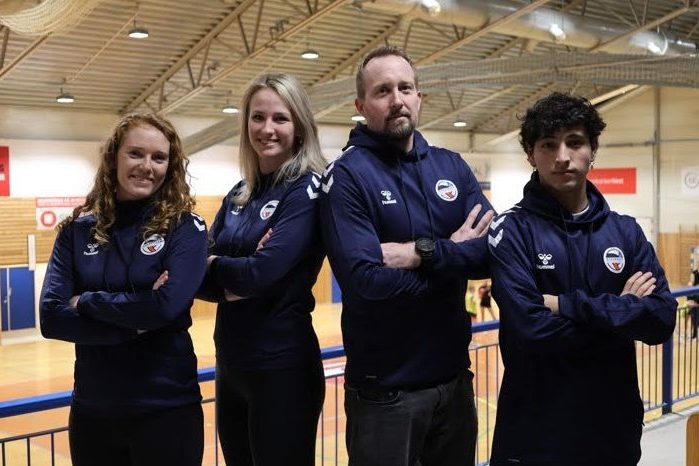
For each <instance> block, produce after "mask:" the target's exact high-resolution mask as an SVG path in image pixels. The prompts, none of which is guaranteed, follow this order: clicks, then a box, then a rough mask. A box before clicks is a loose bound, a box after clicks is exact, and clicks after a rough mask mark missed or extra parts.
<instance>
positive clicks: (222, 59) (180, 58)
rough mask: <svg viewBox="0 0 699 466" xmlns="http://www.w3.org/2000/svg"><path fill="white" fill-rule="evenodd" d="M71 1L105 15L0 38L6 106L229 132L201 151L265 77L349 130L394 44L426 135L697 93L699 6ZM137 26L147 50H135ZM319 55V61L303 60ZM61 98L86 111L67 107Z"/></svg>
mask: <svg viewBox="0 0 699 466" xmlns="http://www.w3.org/2000/svg"><path fill="white" fill-rule="evenodd" d="M3 1H22V0H0V8H1V7H2V2H3ZM51 1H54V0H45V2H51ZM70 2H73V3H75V2H77V3H83V4H86V3H90V2H92V3H93V4H94V8H93V9H92V10H89V13H88V14H87V15H86V16H85V17H84V18H83V19H81V20H78V21H75V23H74V24H71V25H70V26H71V27H70V28H69V29H67V30H63V31H59V32H53V33H50V34H41V33H39V34H37V35H33V36H32V35H26V34H20V33H18V32H17V31H18V30H19V28H17V27H16V26H13V27H7V26H1V25H0V28H1V29H0V105H11V106H25V107H34V108H41V109H46V108H51V107H54V108H61V109H62V110H65V111H71V110H73V109H75V110H81V111H96V112H110V113H115V114H116V113H124V112H129V111H134V110H140V111H155V112H159V113H161V114H163V115H166V116H167V115H187V116H200V117H209V118H215V119H218V120H219V122H218V123H216V124H214V125H213V126H211V127H209V128H206V129H204V130H203V131H201V132H200V133H197V134H195V135H192V136H190V137H188V138H187V140H186V141H185V143H186V145H187V147H188V148H189V150H190V151H195V150H199V149H203V148H205V147H208V146H210V145H212V144H216V143H218V142H221V141H223V140H226V139H228V138H230V137H232V136H235V135H236V133H237V130H238V128H237V126H238V125H237V121H236V120H237V118H238V117H237V116H235V115H225V114H223V113H221V109H222V107H223V106H225V105H226V104H227V103H230V104H234V105H237V104H238V102H239V100H240V97H241V95H242V92H243V91H244V89H245V88H246V86H247V85H248V84H249V83H250V82H251V80H252V79H253V78H254V77H255V76H257V75H258V74H260V73H263V72H270V71H284V72H288V73H291V74H293V75H295V76H296V77H298V78H299V79H300V80H301V81H302V82H303V83H304V84H305V85H306V86H307V88H308V89H309V92H310V94H311V97H312V100H313V104H314V110H315V112H316V117H317V119H318V121H319V123H321V124H342V125H350V124H353V123H351V122H350V117H351V116H352V115H353V114H355V109H354V104H353V92H354V91H353V89H354V88H353V85H354V84H353V79H354V78H353V76H354V72H355V71H356V65H357V62H358V60H359V59H360V57H362V56H363V55H364V54H365V53H366V52H367V51H369V50H371V49H373V48H374V47H376V46H377V45H381V44H384V43H391V44H396V45H400V46H402V47H404V48H405V49H406V50H407V51H408V53H409V54H410V55H411V56H412V57H413V59H414V60H415V61H416V63H417V65H418V70H419V77H420V84H421V88H422V90H423V93H424V98H423V99H424V100H423V106H422V107H423V110H422V113H421V116H420V122H421V128H430V129H437V130H449V131H462V132H473V133H489V134H504V133H507V132H509V131H511V130H513V129H514V128H516V127H517V125H518V122H517V119H516V115H517V114H518V113H521V112H522V110H524V109H525V108H526V107H527V106H528V105H530V104H531V103H532V102H533V101H534V100H536V99H537V98H539V97H541V96H543V95H545V94H547V93H549V92H551V91H553V90H561V91H574V92H576V93H579V94H583V95H585V96H587V97H588V98H590V99H596V100H595V102H600V103H601V102H605V101H609V100H610V99H615V98H618V96H620V95H623V94H627V95H628V93H629V92H633V89H634V87H635V86H648V85H659V86H683V87H699V58H697V55H696V52H697V46H696V44H699V23H698V21H699V0H686V1H684V0H555V1H554V0H532V1H526V0H492V1H476V0H410V1H403V0H196V1H194V0H192V1H185V0H179V1H178V0H139V1H138V2H136V1H133V0H70V1H69V3H70ZM435 2H439V8H440V9H441V11H440V12H439V13H437V14H434V13H435V11H432V13H433V14H430V12H428V9H429V8H430V7H434V3H435ZM25 3H26V2H25ZM32 4H33V5H36V4H37V2H36V1H35V0H34V1H33V3H32ZM3 19H7V17H2V16H1V15H0V22H3ZM134 21H135V24H136V25H137V26H139V27H144V28H147V29H148V31H149V33H150V37H148V38H147V39H142V40H137V39H131V38H129V37H128V36H127V32H128V31H129V29H131V28H132V27H134ZM4 22H5V24H11V23H10V22H8V21H4ZM552 24H557V25H558V26H559V27H560V28H561V29H562V30H563V32H564V34H565V37H559V38H556V37H555V35H554V32H556V31H555V28H554V29H553V30H552V29H551V26H552ZM309 48H310V49H315V50H316V51H318V52H319V54H320V57H319V58H318V59H317V60H305V59H303V58H301V56H300V54H301V52H302V51H304V50H306V49H309ZM629 85H631V86H629ZM61 88H63V90H64V91H66V92H68V93H70V94H72V95H74V96H75V102H74V103H72V104H69V105H66V104H58V103H56V100H55V99H56V96H57V95H58V94H59V92H60V90H61ZM457 119H459V120H464V121H466V122H467V126H466V127H465V128H461V129H457V128H455V127H454V126H453V122H454V121H455V120H457Z"/></svg>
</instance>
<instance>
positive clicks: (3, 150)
mask: <svg viewBox="0 0 699 466" xmlns="http://www.w3.org/2000/svg"><path fill="white" fill-rule="evenodd" d="M9 195H10V148H9V147H7V146H0V196H9Z"/></svg>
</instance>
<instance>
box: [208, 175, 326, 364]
mask: <svg viewBox="0 0 699 466" xmlns="http://www.w3.org/2000/svg"><path fill="white" fill-rule="evenodd" d="M272 181H273V180H272V175H267V176H263V178H262V180H261V184H260V186H259V188H258V189H257V190H256V192H254V193H253V195H252V198H251V199H250V202H249V203H248V204H246V205H245V206H243V207H239V206H236V205H235V204H234V203H233V196H234V194H235V193H236V192H237V191H238V189H239V188H240V187H241V186H242V183H244V182H243V181H241V182H240V183H239V184H238V185H236V186H234V187H233V189H232V190H231V192H230V193H229V194H228V195H227V196H226V197H225V198H224V199H223V204H222V205H221V209H220V210H219V212H218V214H217V215H216V220H215V222H214V224H213V226H212V227H211V238H212V239H213V243H214V246H213V249H212V252H211V253H212V254H214V255H217V256H219V257H218V258H217V259H216V260H215V261H214V262H213V263H212V266H211V268H210V270H209V273H208V274H207V278H206V283H205V286H204V287H202V289H201V290H200V293H202V294H205V295H208V297H209V299H211V298H213V300H216V301H218V302H219V304H218V310H217V315H216V331H215V336H214V338H215V341H216V357H217V359H218V361H219V364H221V363H223V364H227V365H229V366H231V367H235V368H239V369H248V370H259V369H263V370H265V369H282V368H292V367H300V366H308V365H314V364H317V361H318V360H319V358H320V349H319V346H318V339H317V337H316V334H315V332H314V331H313V326H312V324H311V312H312V311H313V308H314V306H315V299H314V298H313V293H312V291H311V290H312V288H313V284H314V283H315V281H316V278H317V276H318V272H319V271H320V267H321V265H322V262H323V257H324V255H325V253H324V250H323V245H322V242H321V241H320V232H319V231H318V192H319V191H320V178H319V176H318V175H315V174H313V173H308V174H305V175H302V176H301V177H300V178H298V179H296V180H294V181H291V182H282V183H278V184H276V185H275V184H273V182H272ZM270 228H271V229H272V236H271V237H270V239H269V240H268V241H267V242H266V243H265V245H264V247H263V248H262V249H260V250H256V249H257V244H258V242H259V241H260V239H261V238H262V236H263V235H264V234H265V233H266V232H267V230H269V229H270ZM224 289H227V290H229V291H231V292H233V293H234V294H236V295H238V296H243V297H245V298H246V299H241V300H238V301H231V302H228V301H225V300H223V298H222V296H223V290H224Z"/></svg>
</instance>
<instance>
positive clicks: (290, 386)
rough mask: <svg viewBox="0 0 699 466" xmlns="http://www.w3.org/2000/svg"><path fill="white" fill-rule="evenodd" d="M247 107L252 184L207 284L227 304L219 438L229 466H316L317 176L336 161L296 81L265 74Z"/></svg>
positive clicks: (237, 192) (232, 213)
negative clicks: (326, 152) (324, 147)
mask: <svg viewBox="0 0 699 466" xmlns="http://www.w3.org/2000/svg"><path fill="white" fill-rule="evenodd" d="M241 107H242V112H241V122H242V125H241V133H240V168H241V173H242V175H243V179H242V181H240V182H239V183H238V184H236V185H235V186H234V187H233V189H232V190H231V192H230V193H229V194H228V195H227V196H226V197H225V198H224V199H223V203H222V205H221V209H220V210H219V212H218V214H217V215H216V220H215V222H214V224H213V226H212V228H211V241H212V243H213V247H212V250H211V255H210V256H209V268H208V273H207V278H206V280H205V284H204V287H203V288H202V290H201V294H202V295H205V296H208V298H209V299H212V300H216V301H218V303H219V304H218V310H217V314H216V331H215V335H214V338H215V342H216V357H217V374H216V412H217V419H218V432H219V438H220V440H221V446H222V449H223V454H224V457H225V459H226V463H228V464H234V465H236V466H246V465H253V464H254V465H256V466H277V465H279V466H281V465H285V466H286V465H290V466H312V465H313V464H314V463H315V437H316V430H317V425H318V416H319V414H320V411H321V408H322V405H323V399H324V397H325V380H324V374H323V366H322V363H321V359H320V349H319V345H318V339H317V338H316V334H315V332H314V330H313V326H312V325H311V312H312V311H313V308H314V306H315V300H314V298H313V293H312V291H311V289H312V287H313V284H314V283H315V281H316V277H317V275H318V272H319V270H320V267H321V264H322V261H323V257H324V250H323V247H322V242H321V239H320V232H319V229H318V206H317V204H318V199H317V198H318V192H319V190H320V179H319V175H318V174H317V173H318V172H320V171H322V170H323V168H324V166H325V164H326V162H325V159H324V158H323V155H322V153H321V150H320V143H319V141H318V130H317V128H316V124H315V122H314V120H313V113H312V111H311V107H310V101H309V98H308V95H307V94H306V92H305V90H304V89H303V87H302V86H301V84H300V83H299V82H298V81H297V80H296V79H294V78H293V77H292V76H289V75H287V74H269V75H263V76H260V77H259V78H258V79H256V80H255V81H254V82H253V83H252V85H251V86H250V87H249V88H248V90H247V91H246V93H245V96H244V97H243V102H242V106H241Z"/></svg>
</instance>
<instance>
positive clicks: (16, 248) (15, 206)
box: [0, 197, 56, 265]
mask: <svg viewBox="0 0 699 466" xmlns="http://www.w3.org/2000/svg"><path fill="white" fill-rule="evenodd" d="M0 218H1V219H2V227H1V228H0V265H18V264H26V263H27V262H28V257H27V235H30V234H34V235H35V236H36V261H37V262H48V259H49V256H50V255H51V250H52V249H53V242H54V239H55V238H56V233H55V232H54V231H53V230H41V231H39V230H37V229H36V200H35V198H33V197H26V198H25V197H2V198H0Z"/></svg>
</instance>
